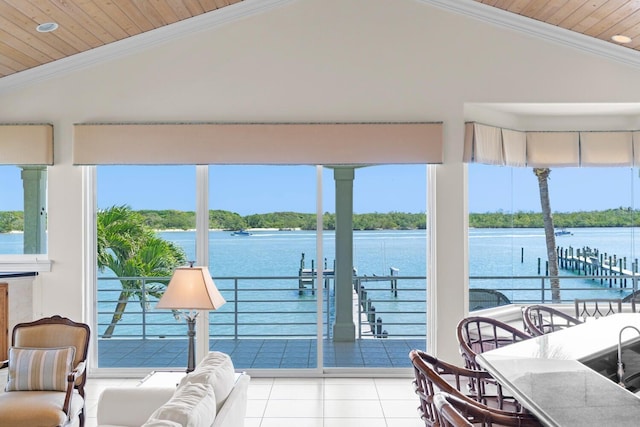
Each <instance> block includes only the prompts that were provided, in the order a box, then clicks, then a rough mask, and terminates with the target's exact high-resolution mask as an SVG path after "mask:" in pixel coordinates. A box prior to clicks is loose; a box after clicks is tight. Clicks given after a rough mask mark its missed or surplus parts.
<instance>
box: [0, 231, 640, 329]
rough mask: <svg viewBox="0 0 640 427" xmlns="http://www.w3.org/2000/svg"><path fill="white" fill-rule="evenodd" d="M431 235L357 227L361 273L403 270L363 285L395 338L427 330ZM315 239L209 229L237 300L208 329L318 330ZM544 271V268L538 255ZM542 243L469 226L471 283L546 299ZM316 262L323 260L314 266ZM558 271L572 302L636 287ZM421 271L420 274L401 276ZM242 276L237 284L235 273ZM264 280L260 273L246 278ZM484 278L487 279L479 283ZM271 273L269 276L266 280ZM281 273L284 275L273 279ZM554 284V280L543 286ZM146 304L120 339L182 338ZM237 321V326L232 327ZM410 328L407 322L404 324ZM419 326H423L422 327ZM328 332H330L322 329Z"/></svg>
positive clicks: (111, 304) (105, 310)
mask: <svg viewBox="0 0 640 427" xmlns="http://www.w3.org/2000/svg"><path fill="white" fill-rule="evenodd" d="M569 230H570V231H571V232H572V235H566V236H559V237H557V238H556V244H557V245H558V246H560V247H562V248H569V247H571V248H573V249H574V250H575V249H578V248H584V247H587V246H588V247H590V248H597V249H598V250H600V251H601V252H603V253H607V254H608V255H612V256H613V255H614V254H615V255H616V257H618V258H620V257H622V258H625V257H626V260H627V268H629V269H630V268H631V263H632V262H633V261H635V260H636V258H637V257H638V255H637V254H636V245H635V240H636V234H637V233H638V231H637V230H635V229H633V228H576V229H569ZM159 234H160V236H161V237H163V238H165V239H167V240H170V241H173V242H175V243H177V244H179V245H181V246H182V247H183V248H184V249H185V251H186V253H187V257H188V259H195V233H194V232H191V231H176V232H162V233H159ZM21 237H22V235H21V234H6V235H2V234H0V249H2V250H3V251H4V252H5V253H8V252H9V250H11V249H10V248H14V250H15V251H16V252H15V253H19V251H20V250H21V246H22V239H21ZM426 240H427V239H426V231H425V230H406V231H405V230H403V231H388V230H386V231H385V230H376V231H354V235H353V244H354V268H355V269H356V270H357V275H358V276H360V277H364V276H366V277H367V278H368V279H374V276H388V275H389V274H390V269H391V268H394V269H397V274H398V275H399V276H400V278H401V279H400V280H399V281H398V285H399V288H400V292H399V296H398V297H391V296H390V295H389V286H390V283H389V282H388V281H371V282H365V283H364V285H365V286H366V288H367V289H368V298H370V299H371V300H372V301H373V303H375V305H376V310H377V316H376V317H378V316H380V317H381V318H382V319H383V321H384V329H385V330H387V331H388V332H389V334H390V335H392V336H398V335H402V334H406V333H411V334H416V335H420V334H423V333H424V332H423V331H424V326H423V325H424V324H425V311H426V304H425V300H426V292H425V281H426V279H425V277H426V270H427V265H426V260H427V256H426V247H427V245H426V243H427V241H426ZM315 248H316V236H315V232H312V231H255V232H253V234H252V235H251V236H246V237H243V236H232V235H231V233H230V232H222V231H212V232H210V235H209V255H210V260H209V265H210V270H211V273H212V275H213V277H214V279H215V281H216V284H217V285H218V287H219V288H220V289H221V290H222V293H223V295H224V296H225V298H226V299H227V300H228V301H230V302H231V303H228V304H226V305H225V306H223V307H222V309H221V310H219V311H216V312H214V313H212V316H211V322H212V328H213V329H214V330H215V331H216V334H217V335H219V336H229V337H233V336H236V334H239V335H243V336H249V335H255V336H264V335H265V334H266V333H267V332H268V333H269V334H273V335H276V336H277V335H282V336H315V325H316V316H317V315H316V313H315V311H316V295H313V294H312V293H311V291H310V290H304V291H303V292H302V293H300V292H298V288H297V287H298V280H297V276H298V274H299V269H300V267H301V258H302V254H304V258H305V267H306V268H310V267H311V262H312V260H315V258H316V256H315ZM323 252H324V257H325V260H326V266H327V269H329V270H332V269H333V265H334V264H333V263H334V258H335V235H334V233H333V232H325V233H324V242H323ZM539 259H540V260H541V265H542V269H541V271H540V272H539V271H538V262H539V261H538V260H539ZM545 259H546V248H545V238H544V231H543V230H542V229H471V230H469V274H470V276H471V279H470V286H471V287H472V288H474V287H475V288H491V289H498V290H500V291H501V292H503V293H504V294H505V295H506V296H507V297H508V298H510V299H511V300H512V301H515V302H533V303H535V302H539V301H540V300H541V298H542V297H544V298H545V300H546V301H550V298H551V295H550V292H549V291H546V292H542V291H541V289H540V287H541V280H540V279H527V280H523V279H519V278H518V277H522V276H539V275H540V274H542V275H544V274H545V270H544V260H545ZM315 266H316V267H317V263H316V265H315ZM560 275H561V276H570V277H575V279H572V280H569V279H563V280H562V281H561V288H562V291H561V297H562V299H563V300H565V301H571V300H573V299H574V298H577V297H583V298H586V297H620V296H624V295H626V294H628V293H630V292H631V291H632V289H631V286H632V284H631V283H630V282H629V283H628V284H627V286H628V287H627V288H626V289H622V290H620V289H617V287H618V286H619V285H618V283H616V285H615V286H614V288H609V287H608V285H607V283H605V284H604V285H601V284H600V283H599V281H593V280H588V279H584V278H580V277H579V276H578V275H576V274H574V273H572V272H569V271H562V270H561V272H560ZM409 276H411V277H413V276H417V277H419V278H420V279H402V277H409ZM109 277H113V274H109V272H103V273H101V274H100V278H99V282H98V283H99V285H98V286H99V287H98V301H99V304H98V310H99V312H98V321H99V327H98V331H99V333H100V334H102V333H103V332H104V330H105V329H106V327H107V325H108V324H109V322H110V321H111V317H112V315H113V311H114V310H115V305H116V301H117V299H118V298H119V295H120V289H121V285H120V282H119V281H117V280H113V279H109ZM235 277H241V278H242V279H240V280H233V279H232V278H235ZM252 277H254V278H255V277H260V279H250V278H252ZM481 277H491V278H489V279H482V278H481ZM269 278H272V279H269ZM273 278H279V279H273ZM546 286H547V287H548V282H547V283H546ZM331 287H332V284H331V283H329V291H328V292H327V294H328V295H329V298H328V299H325V300H324V301H323V307H324V313H322V314H321V315H322V317H323V321H324V322H325V324H326V323H328V322H329V323H330V318H331V316H332V314H333V307H332V303H333V298H332V295H333V294H332V289H331ZM151 301H152V302H151V303H150V304H149V305H148V306H147V307H145V308H147V310H143V309H142V306H141V305H140V303H139V302H138V301H137V299H136V298H131V299H130V300H129V303H128V304H127V307H126V310H125V313H124V315H123V318H122V320H121V321H120V322H119V323H118V325H117V326H116V329H115V334H116V335H118V336H129V335H136V336H140V335H151V336H171V335H176V336H182V335H184V333H185V325H184V322H183V321H180V320H176V319H174V317H173V315H172V314H171V313H170V312H165V311H160V310H155V309H154V308H153V306H154V303H153V301H154V298H151ZM237 324H240V325H241V326H239V327H238V328H236V325H237ZM407 324H409V326H408V327H407ZM418 325H420V326H418ZM325 332H326V333H328V331H327V329H326V326H325Z"/></svg>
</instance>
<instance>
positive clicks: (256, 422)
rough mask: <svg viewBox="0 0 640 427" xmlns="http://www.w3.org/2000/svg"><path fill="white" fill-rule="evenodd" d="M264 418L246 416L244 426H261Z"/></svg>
mask: <svg viewBox="0 0 640 427" xmlns="http://www.w3.org/2000/svg"><path fill="white" fill-rule="evenodd" d="M261 422H262V418H245V419H244V427H260V423H261Z"/></svg>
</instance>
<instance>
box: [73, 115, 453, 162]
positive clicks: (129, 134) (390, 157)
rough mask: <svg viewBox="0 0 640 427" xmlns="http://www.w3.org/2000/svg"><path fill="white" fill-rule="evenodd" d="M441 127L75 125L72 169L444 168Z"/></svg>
mask: <svg viewBox="0 0 640 427" xmlns="http://www.w3.org/2000/svg"><path fill="white" fill-rule="evenodd" d="M442 159H443V148H442V123H300V124H297V123H296V124H289V123H286V124H285V123H283V124H211V123H205V124H202V123H185V124H76V125H74V135H73V163H74V164H76V165H105V164H136V165H145V164H149V165H151V164H154V165H158V164H280V165H282V164H323V165H336V164H353V165H358V164H421V163H442Z"/></svg>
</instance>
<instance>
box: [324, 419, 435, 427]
mask: <svg viewBox="0 0 640 427" xmlns="http://www.w3.org/2000/svg"><path fill="white" fill-rule="evenodd" d="M347 426H348V427H387V423H386V421H385V419H384V418H325V419H324V427H347ZM423 427H424V426H423Z"/></svg>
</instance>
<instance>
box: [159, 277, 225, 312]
mask: <svg viewBox="0 0 640 427" xmlns="http://www.w3.org/2000/svg"><path fill="white" fill-rule="evenodd" d="M225 302H226V301H225V299H224V298H223V297H222V295H221V294H220V292H219V291H218V288H216V285H215V283H213V279H212V278H211V274H210V273H209V269H208V268H207V267H178V268H176V270H175V271H174V272H173V276H172V277H171V281H170V282H169V285H168V286H167V290H166V291H165V293H164V295H162V298H160V301H158V305H156V308H168V309H183V310H217V309H219V308H220V307H221V306H222V305H223V304H224V303H225Z"/></svg>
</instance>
